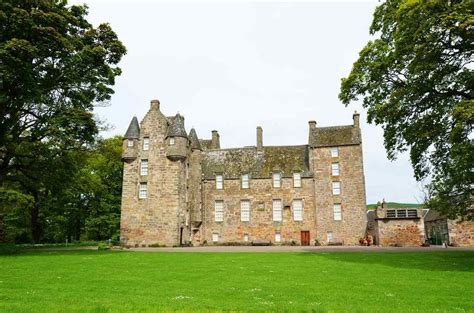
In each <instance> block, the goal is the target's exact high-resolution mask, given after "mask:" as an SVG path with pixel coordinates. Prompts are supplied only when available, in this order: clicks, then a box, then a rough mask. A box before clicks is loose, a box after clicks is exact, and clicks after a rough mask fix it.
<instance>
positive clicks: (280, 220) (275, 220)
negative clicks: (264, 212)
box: [272, 199, 283, 222]
mask: <svg viewBox="0 0 474 313" xmlns="http://www.w3.org/2000/svg"><path fill="white" fill-rule="evenodd" d="M275 203H279V204H280V208H279V215H278V214H276V213H278V211H277V210H276V206H275ZM275 217H277V219H275ZM278 217H279V219H278ZM272 221H273V222H283V201H282V200H281V199H273V200H272Z"/></svg>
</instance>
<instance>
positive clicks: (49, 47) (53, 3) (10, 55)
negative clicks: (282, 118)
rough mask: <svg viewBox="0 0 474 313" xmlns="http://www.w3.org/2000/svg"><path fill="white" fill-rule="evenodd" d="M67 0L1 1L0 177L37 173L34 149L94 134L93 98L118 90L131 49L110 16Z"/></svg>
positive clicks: (63, 145) (72, 145) (72, 144)
mask: <svg viewBox="0 0 474 313" xmlns="http://www.w3.org/2000/svg"><path fill="white" fill-rule="evenodd" d="M86 15H87V7H86V6H67V1H66V0H2V1H0V185H1V184H3V183H4V182H5V181H6V180H7V177H8V175H9V174H10V173H11V172H12V171H15V172H21V173H23V174H24V175H29V176H34V175H35V173H33V171H34V165H33V163H34V162H35V153H36V151H38V153H39V151H43V150H44V149H47V150H48V153H54V151H57V152H58V153H61V151H64V150H67V149H77V148H79V147H83V146H84V145H86V144H88V143H91V142H93V141H94V136H95V135H96V134H97V132H98V125H97V122H96V121H95V119H94V116H93V113H92V111H93V108H94V106H95V105H97V104H100V103H104V102H106V101H108V100H109V99H110V97H111V95H112V94H113V90H112V88H111V87H112V86H113V85H114V83H115V77H116V76H117V75H120V73H121V71H120V68H118V67H117V66H115V65H116V64H117V63H118V62H119V61H120V59H121V58H122V56H123V55H124V54H125V52H126V50H125V47H124V46H123V45H122V43H121V42H120V41H119V40H118V38H117V36H116V34H115V33H114V31H113V30H112V29H111V27H110V26H109V25H108V24H101V25H99V26H98V27H97V28H94V27H93V26H92V25H91V24H90V23H89V22H88V21H87V20H86Z"/></svg>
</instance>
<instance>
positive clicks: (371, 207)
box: [367, 202, 424, 209]
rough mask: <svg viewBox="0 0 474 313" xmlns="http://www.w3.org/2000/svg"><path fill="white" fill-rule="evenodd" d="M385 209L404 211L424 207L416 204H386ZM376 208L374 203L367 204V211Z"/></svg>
mask: <svg viewBox="0 0 474 313" xmlns="http://www.w3.org/2000/svg"><path fill="white" fill-rule="evenodd" d="M387 207H388V208H389V209H399V208H402V209H406V208H415V209H419V208H423V207H424V205H423V204H418V203H400V202H387ZM376 208H377V204H376V203H374V204H367V209H376Z"/></svg>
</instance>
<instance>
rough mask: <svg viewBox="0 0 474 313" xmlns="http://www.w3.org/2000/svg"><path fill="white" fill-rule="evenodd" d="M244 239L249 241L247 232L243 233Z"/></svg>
mask: <svg viewBox="0 0 474 313" xmlns="http://www.w3.org/2000/svg"><path fill="white" fill-rule="evenodd" d="M244 241H245V242H247V241H249V235H248V234H244Z"/></svg>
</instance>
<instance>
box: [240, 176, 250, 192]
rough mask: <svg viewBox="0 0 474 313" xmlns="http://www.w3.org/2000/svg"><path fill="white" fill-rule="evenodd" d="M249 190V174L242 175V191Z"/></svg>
mask: <svg viewBox="0 0 474 313" xmlns="http://www.w3.org/2000/svg"><path fill="white" fill-rule="evenodd" d="M248 188H249V174H244V175H242V189H248Z"/></svg>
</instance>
